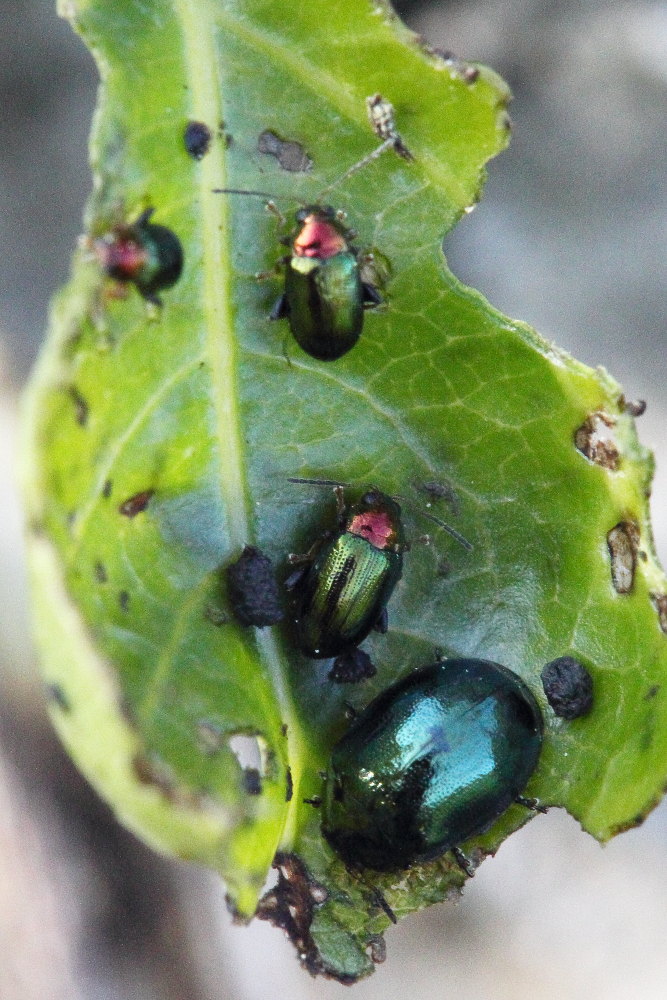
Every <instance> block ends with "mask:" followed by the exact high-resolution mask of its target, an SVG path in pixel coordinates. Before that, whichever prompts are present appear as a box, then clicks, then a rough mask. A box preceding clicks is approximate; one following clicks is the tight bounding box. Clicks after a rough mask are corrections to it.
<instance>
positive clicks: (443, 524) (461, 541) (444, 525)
mask: <svg viewBox="0 0 667 1000" xmlns="http://www.w3.org/2000/svg"><path fill="white" fill-rule="evenodd" d="M393 499H394V500H400V501H401V502H402V503H408V504H409V503H410V501H409V500H406V498H405V497H402V496H400V494H398V493H397V494H395V495H394V497H393ZM417 510H418V511H419V513H420V514H421V516H422V517H426V518H428V520H429V521H433V523H434V524H437V525H438V527H439V528H442V530H443V531H446V532H447V534H448V535H451V536H452V538H453V539H454V540H455V541H457V542H458V543H459V545H462V546H463V548H464V549H466V550H467V551H468V552H471V551H472V549H473V544H472V542H469V541H468V539H467V538H464V536H463V535H462V534H461V533H460V532H458V531H457V530H456V528H452V526H451V524H447V522H446V521H441V520H440V518H439V517H436V516H435V514H427V513H426V511H425V510H422V509H421V507H417Z"/></svg>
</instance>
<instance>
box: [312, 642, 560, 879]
mask: <svg viewBox="0 0 667 1000" xmlns="http://www.w3.org/2000/svg"><path fill="white" fill-rule="evenodd" d="M542 735H543V721H542V715H541V713H540V710H539V707H538V705H537V702H536V701H535V698H534V697H533V695H532V693H531V692H530V690H529V688H528V687H527V685H526V684H525V683H524V682H523V681H522V680H521V678H520V677H519V676H518V675H517V674H515V673H513V672H512V671H511V670H508V669H507V667H503V666H500V664H497V663H490V662H489V661H486V660H474V659H458V660H445V661H442V662H438V663H435V664H433V665H432V666H428V667H424V668H422V669H420V670H417V671H414V672H413V673H411V674H409V675H408V676H407V677H406V678H404V679H403V680H402V681H399V682H398V683H397V684H395V685H393V686H392V687H390V688H388V689H387V690H385V691H384V692H383V693H382V694H380V695H379V696H378V697H377V698H376V699H375V700H374V701H372V702H371V703H370V705H368V706H367V708H366V709H365V710H364V712H362V714H361V715H359V716H358V717H357V718H356V719H355V721H354V722H353V723H352V725H351V726H350V728H349V729H348V731H347V733H346V734H345V735H344V736H343V737H342V739H341V740H339V742H338V743H337V744H336V745H335V746H334V748H333V750H332V753H331V758H330V763H329V769H328V773H327V778H326V788H325V800H324V812H323V822H322V829H323V832H324V835H325V837H326V838H327V840H328V841H329V843H330V844H331V846H332V847H333V848H334V849H335V850H336V851H337V852H338V854H340V856H341V857H342V858H343V860H344V861H345V862H346V863H347V864H348V865H350V866H351V867H362V868H372V869H375V870H377V871H391V870H399V869H405V868H408V867H409V866H410V865H412V864H414V863H416V862H420V861H428V860H431V859H433V858H436V857H438V856H439V855H440V854H442V853H444V852H445V851H447V850H450V849H454V850H455V851H456V850H457V847H458V845H459V844H461V843H462V842H463V841H465V840H467V839H468V838H469V837H472V836H475V835H477V834H480V833H483V832H484V831H485V830H487V829H488V828H489V827H490V826H491V825H492V824H493V823H494V821H495V820H496V819H497V818H498V817H499V816H500V815H501V814H502V813H503V812H504V811H505V810H506V809H507V808H508V807H509V806H510V805H511V804H512V802H514V801H522V800H520V799H519V795H520V793H521V791H522V790H523V788H524V787H525V785H526V783H527V781H528V779H529V777H530V776H531V774H532V773H533V771H534V769H535V767H536V765H537V761H538V758H539V754H540V749H541V746H542ZM522 804H524V805H529V807H531V808H534V807H535V806H534V804H531V803H529V802H528V800H523V802H522Z"/></svg>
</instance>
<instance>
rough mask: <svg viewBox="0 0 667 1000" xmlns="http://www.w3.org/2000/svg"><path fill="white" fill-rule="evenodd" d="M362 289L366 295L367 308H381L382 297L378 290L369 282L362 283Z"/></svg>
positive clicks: (365, 303)
mask: <svg viewBox="0 0 667 1000" xmlns="http://www.w3.org/2000/svg"><path fill="white" fill-rule="evenodd" d="M361 287H362V289H363V293H364V305H365V306H379V305H381V304H382V296H381V295H380V293H379V292H378V290H377V288H375V287H374V286H373V285H371V284H369V283H368V282H367V281H364V282H362V285H361Z"/></svg>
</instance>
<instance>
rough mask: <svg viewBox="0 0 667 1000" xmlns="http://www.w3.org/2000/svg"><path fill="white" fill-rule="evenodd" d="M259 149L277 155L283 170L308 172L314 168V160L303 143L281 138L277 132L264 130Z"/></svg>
mask: <svg viewBox="0 0 667 1000" xmlns="http://www.w3.org/2000/svg"><path fill="white" fill-rule="evenodd" d="M257 149H258V151H259V152H260V153H266V154H267V155H268V156H275V158H276V159H277V161H278V163H279V164H280V166H281V167H282V168H283V170H288V171H290V173H297V174H299V173H306V172H307V171H308V170H311V169H312V166H313V161H312V160H311V158H310V157H309V156H308V154H307V153H306V151H305V149H304V148H303V146H302V145H301V143H300V142H290V141H289V140H287V139H280V138H279V137H278V136H277V135H276V134H275V132H270V131H266V132H262V134H261V135H260V137H259V139H258V140H257Z"/></svg>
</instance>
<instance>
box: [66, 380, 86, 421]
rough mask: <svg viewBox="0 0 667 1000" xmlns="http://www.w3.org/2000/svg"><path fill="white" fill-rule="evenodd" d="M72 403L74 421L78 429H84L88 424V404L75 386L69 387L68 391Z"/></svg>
mask: <svg viewBox="0 0 667 1000" xmlns="http://www.w3.org/2000/svg"><path fill="white" fill-rule="evenodd" d="M68 392H69V394H70V397H71V399H72V402H73V403H74V419H75V420H76V422H77V424H78V425H79V427H85V426H86V424H87V423H88V403H87V402H86V400H85V399H84V398H83V396H82V395H81V393H80V392H79V390H78V389H77V388H76V386H74V385H71V386H70V387H69V390H68Z"/></svg>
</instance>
